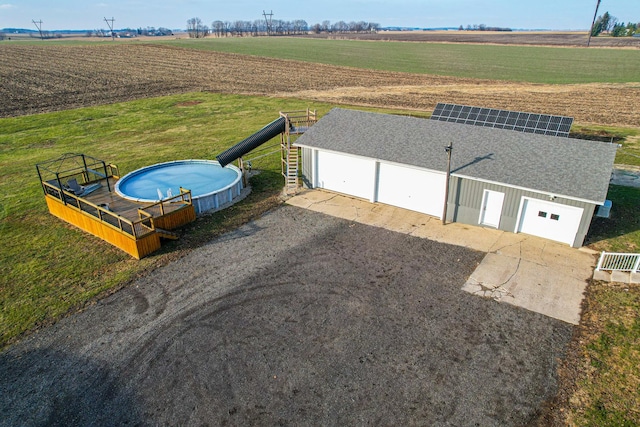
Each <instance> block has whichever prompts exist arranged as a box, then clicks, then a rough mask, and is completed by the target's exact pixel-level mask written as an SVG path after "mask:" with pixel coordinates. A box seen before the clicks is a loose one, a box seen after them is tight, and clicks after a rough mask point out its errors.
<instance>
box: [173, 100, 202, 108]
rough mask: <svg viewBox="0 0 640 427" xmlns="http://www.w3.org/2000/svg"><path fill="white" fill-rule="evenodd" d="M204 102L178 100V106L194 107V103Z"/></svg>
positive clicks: (200, 102)
mask: <svg viewBox="0 0 640 427" xmlns="http://www.w3.org/2000/svg"><path fill="white" fill-rule="evenodd" d="M198 104H202V101H184V102H178V103H177V104H176V107H193V106H194V105H198Z"/></svg>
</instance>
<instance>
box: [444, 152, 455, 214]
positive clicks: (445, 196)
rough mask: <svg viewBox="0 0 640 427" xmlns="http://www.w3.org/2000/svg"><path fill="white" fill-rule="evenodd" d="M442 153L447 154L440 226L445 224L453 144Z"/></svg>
mask: <svg viewBox="0 0 640 427" xmlns="http://www.w3.org/2000/svg"><path fill="white" fill-rule="evenodd" d="M444 151H446V152H447V178H446V182H445V183H444V209H443V210H442V225H445V224H446V223H447V202H448V201H449V177H450V176H451V152H452V151H453V144H452V143H451V142H450V143H449V145H447V146H446V147H444Z"/></svg>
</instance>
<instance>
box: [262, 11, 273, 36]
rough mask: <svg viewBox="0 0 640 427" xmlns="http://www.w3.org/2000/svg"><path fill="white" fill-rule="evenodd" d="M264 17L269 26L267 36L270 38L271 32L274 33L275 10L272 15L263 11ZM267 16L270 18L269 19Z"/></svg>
mask: <svg viewBox="0 0 640 427" xmlns="http://www.w3.org/2000/svg"><path fill="white" fill-rule="evenodd" d="M262 15H263V16H264V22H265V24H266V25H267V35H268V36H270V35H271V31H273V24H272V20H273V10H272V11H271V12H270V13H267V12H265V11H264V10H263V11H262ZM267 16H268V17H269V18H267Z"/></svg>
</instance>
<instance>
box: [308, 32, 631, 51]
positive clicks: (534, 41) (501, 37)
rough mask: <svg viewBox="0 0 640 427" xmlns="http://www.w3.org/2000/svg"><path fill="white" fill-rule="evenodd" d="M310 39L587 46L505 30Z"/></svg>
mask: <svg viewBox="0 0 640 427" xmlns="http://www.w3.org/2000/svg"><path fill="white" fill-rule="evenodd" d="M308 37H313V38H328V37H331V38H341V39H342V38H344V39H350V40H371V41H404V42H432V43H479V44H508V45H527V46H534V45H535V46H572V47H580V46H584V47H586V46H587V39H588V38H589V35H588V33H587V32H586V31H583V32H551V31H540V32H531V31H525V32H515V31H514V32H508V31H496V32H492V31H383V32H380V33H377V34H340V35H337V36H333V35H327V34H318V35H310V36H308ZM590 46H591V47H607V48H611V47H619V48H638V49H640V39H639V38H634V37H605V36H600V37H592V38H591V44H590Z"/></svg>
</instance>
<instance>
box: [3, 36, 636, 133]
mask: <svg viewBox="0 0 640 427" xmlns="http://www.w3.org/2000/svg"><path fill="white" fill-rule="evenodd" d="M0 64H2V66H1V67H0V99H2V102H0V117H10V116H18V115H24V114H32V113H38V112H46V111H56V110H64V109H69V108H77V107H83V106H91V105H101V104H105V103H113V102H120V101H127V100H132V99H139V98H147V97H154V96H161V95H169V94H176V93H182V92H188V91H211V92H220V93H237V94H255V95H268V96H282V97H296V98H305V99H313V100H319V101H329V102H332V103H336V104H355V105H363V106H375V107H386V108H403V109H415V110H425V111H428V110H431V109H433V107H434V106H435V104H436V103H437V102H452V103H460V104H470V105H479V106H484V107H493V108H504V109H514V110H521V111H531V112H540V113H549V114H559V115H566V116H572V117H574V118H575V120H576V122H578V123H582V124H588V123H592V124H601V125H618V126H636V127H637V126H640V109H638V108H632V106H635V105H636V104H637V100H638V99H640V83H634V84H588V85H562V86H558V85H541V84H528V83H513V82H504V81H491V80H480V79H466V78H454V77H441V76H431V75H422V74H409V73H394V72H382V71H373V70H363V69H355V68H348V67H336V66H329V65H321V64H313V63H306V62H297V61H286V60H279V59H271V58H262V57H252V56H244V55H235V54H226V53H217V52H207V51H196V50H190V49H183V48H175V47H167V46H160V45H151V44H142V43H140V44H137V43H136V44H134V43H130V44H108V45H107V44H100V45H89V46H55V45H47V46H44V45H40V46H39V45H19V44H6V45H0Z"/></svg>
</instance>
